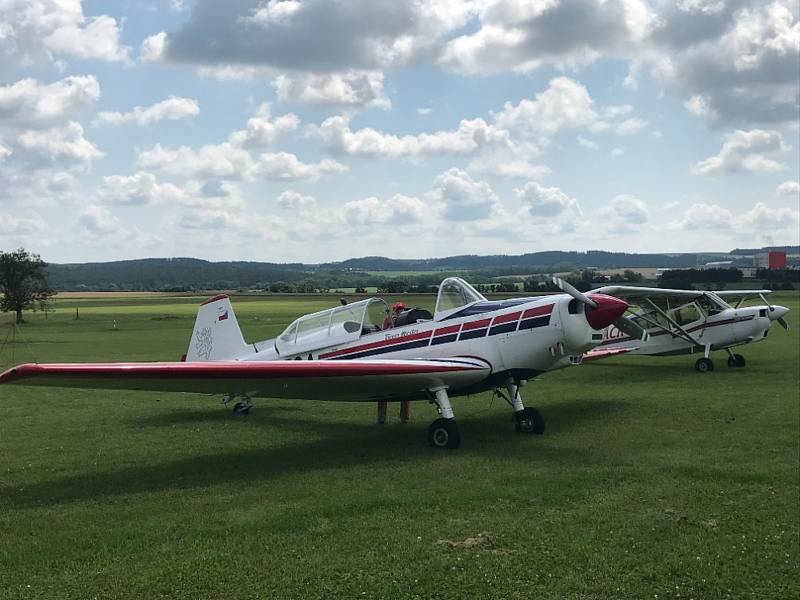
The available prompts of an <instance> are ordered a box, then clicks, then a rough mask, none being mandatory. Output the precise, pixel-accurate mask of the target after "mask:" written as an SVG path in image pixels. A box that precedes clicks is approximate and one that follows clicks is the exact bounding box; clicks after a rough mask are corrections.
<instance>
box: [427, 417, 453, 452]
mask: <svg viewBox="0 0 800 600" xmlns="http://www.w3.org/2000/svg"><path fill="white" fill-rule="evenodd" d="M428 444H430V445H431V446H432V447H434V448H451V449H452V448H458V447H459V446H460V445H461V434H459V433H458V426H457V425H456V422H455V421H454V420H452V419H436V420H435V421H434V422H433V423H431V426H430V427H428Z"/></svg>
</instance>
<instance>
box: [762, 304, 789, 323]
mask: <svg viewBox="0 0 800 600" xmlns="http://www.w3.org/2000/svg"><path fill="white" fill-rule="evenodd" d="M788 312H789V309H788V308H786V307H785V306H778V305H776V304H773V305H772V306H771V307H770V309H769V310H768V311H767V315H769V320H770V321H777V320H778V319H781V318H783V317H785V316H786V315H787V314H788Z"/></svg>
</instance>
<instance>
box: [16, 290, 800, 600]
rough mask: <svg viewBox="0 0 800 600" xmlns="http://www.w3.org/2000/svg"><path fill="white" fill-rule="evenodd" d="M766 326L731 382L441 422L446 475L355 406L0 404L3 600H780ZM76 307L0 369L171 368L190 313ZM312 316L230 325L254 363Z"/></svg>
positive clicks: (793, 438)
mask: <svg viewBox="0 0 800 600" xmlns="http://www.w3.org/2000/svg"><path fill="white" fill-rule="evenodd" d="M334 301H335V300H334ZM773 301H774V302H776V303H779V304H784V305H787V306H789V307H790V308H791V309H792V312H791V313H790V314H789V321H790V324H791V326H792V331H791V332H790V334H789V335H787V334H786V333H785V332H784V331H783V330H782V329H780V328H778V327H777V326H776V327H774V328H773V330H772V332H771V334H770V338H769V339H768V340H767V341H766V342H765V343H761V344H756V345H754V346H752V347H746V348H744V349H742V353H743V354H744V355H745V356H746V357H747V360H748V364H747V367H746V368H745V369H743V370H739V369H728V368H727V367H726V366H725V364H724V363H725V361H724V355H722V354H718V355H717V370H716V371H715V372H714V373H711V374H705V375H700V374H698V373H695V372H694V370H693V367H692V363H693V358H692V357H689V356H683V357H670V358H647V357H619V358H615V359H609V360H608V361H606V362H600V363H595V364H591V365H586V366H582V367H578V368H571V369H565V370H562V371H560V372H556V373H551V374H548V375H545V376H543V377H542V378H541V379H540V380H538V381H535V382H532V383H531V384H530V385H528V386H527V387H526V388H525V389H524V396H525V399H526V401H527V402H528V404H529V405H535V406H538V407H539V408H540V409H541V410H542V412H543V414H544V415H545V417H546V419H547V421H548V429H547V432H546V433H545V435H543V436H541V437H539V436H534V437H527V436H521V435H517V434H515V433H514V432H513V427H512V424H511V422H510V413H509V409H508V408H507V407H506V406H505V404H503V403H500V402H497V401H494V402H492V401H491V400H490V398H489V396H488V395H481V396H477V397H472V398H469V399H457V400H455V402H454V407H455V410H456V415H457V417H458V419H459V423H460V428H461V434H462V447H461V448H460V449H459V450H457V451H450V452H442V451H434V450H432V449H430V448H428V447H427V445H426V444H425V441H424V438H425V431H426V428H427V426H428V424H429V423H430V421H431V420H432V419H433V418H434V416H435V415H434V411H433V410H432V409H431V408H430V407H429V406H428V405H426V404H424V403H417V404H414V405H413V418H414V422H413V423H412V424H410V425H405V426H401V425H399V424H397V422H396V414H397V410H396V408H395V407H390V408H391V410H390V418H391V419H392V422H391V423H390V424H388V425H386V426H384V427H378V426H376V425H374V424H373V421H374V417H375V409H374V406H372V405H363V404H339V403H326V402H291V401H280V400H274V401H262V402H259V403H258V404H257V405H256V408H255V410H254V412H253V414H251V415H250V416H249V417H247V418H234V417H233V416H232V415H231V414H230V412H229V410H227V409H224V408H222V407H221V406H219V405H218V404H217V403H216V400H215V399H212V398H207V397H203V396H189V395H178V394H164V395H154V394H152V395H151V394H145V393H137V392H121V393H118V392H114V393H109V392H103V391H86V392H81V391H74V390H69V391H64V390H58V389H47V388H24V387H3V388H0V598H3V599H5V598H9V599H11V598H13V599H16V598H20V599H25V598H47V599H51V598H104V599H105V598H355V597H357V598H552V599H564V598H576V599H588V598H598V599H605V598H637V599H638V598H658V599H663V598H684V599H685V598H696V599H706V598H736V599H738V598H797V597H798V596H799V595H800V585H799V584H798V580H800V577H799V575H800V572H799V561H800V548H799V546H800V535H799V532H798V528H799V527H800V507H799V506H798V505H799V503H798V499H799V493H800V485H799V481H798V463H799V461H800V453H799V448H798V444H799V443H800V442H798V439H799V436H800V415H799V414H798V385H799V378H800V375H799V373H798V370H799V367H798V365H799V362H798V359H799V358H800V357H799V356H798V354H799V351H800V343H799V340H800V338H799V337H798V332H800V320H799V319H798V314H800V305H799V303H798V299H797V295H791V296H789V295H777V294H776V295H774V296H773ZM80 302H81V303H80V319H79V320H77V321H75V320H74V307H75V305H76V304H75V303H76V301H64V303H63V304H62V302H59V303H58V305H57V312H56V313H55V314H53V315H50V316H49V318H48V320H47V321H44V319H43V318H42V316H41V315H31V318H30V322H29V323H27V324H26V325H24V326H23V329H22V335H23V337H24V338H25V340H26V341H25V342H20V343H18V344H17V346H16V348H15V355H16V356H15V360H16V361H17V362H22V361H28V360H32V359H38V360H40V361H43V362H44V361H56V360H87V361H91V360H123V359H133V360H150V359H159V360H164V359H167V360H169V359H175V358H177V357H178V356H179V355H180V354H181V353H183V352H185V350H186V346H187V342H188V337H189V334H190V332H191V327H192V323H193V319H194V313H195V310H196V301H195V300H193V299H189V300H186V299H184V298H179V299H172V298H161V299H159V300H158V301H157V302H150V301H145V300H143V299H135V300H131V299H126V300H124V301H116V300H115V301H114V302H110V303H109V302H108V301H103V302H95V303H93V302H91V301H83V300H82V301H80ZM411 302H412V303H414V299H412V300H411ZM425 302H428V303H430V302H432V299H431V298H427V297H425ZM330 304H331V299H329V298H313V297H302V298H298V299H294V300H292V299H286V298H267V299H264V298H257V299H241V301H239V300H237V301H236V304H235V307H236V311H237V316H238V317H239V320H240V323H241V325H242V327H243V329H244V331H245V334H246V337H247V338H248V339H253V338H259V339H260V338H265V337H269V336H271V335H275V334H276V333H278V332H279V331H280V330H281V329H282V328H283V327H284V326H285V325H286V324H287V323H288V322H289V321H290V320H291V319H292V318H294V317H295V316H297V315H298V314H301V313H304V312H307V311H311V310H318V309H321V308H324V307H325V306H329V305H330ZM114 320H116V322H117V330H114V329H113V321H114ZM3 337H4V336H3ZM0 341H2V337H0ZM9 358H10V356H9V349H8V348H6V349H5V350H4V351H3V352H2V353H1V354H0V362H5V363H7V362H8V360H9ZM484 532H485V533H486V534H488V536H487V537H485V538H484V537H480V538H478V537H477V536H479V534H481V533H484ZM467 538H477V541H478V544H477V545H475V546H474V547H464V545H463V544H462V545H461V546H458V545H457V546H456V547H452V545H451V544H447V543H440V541H451V542H463V541H464V540H466V539H467Z"/></svg>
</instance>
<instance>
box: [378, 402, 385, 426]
mask: <svg viewBox="0 0 800 600" xmlns="http://www.w3.org/2000/svg"><path fill="white" fill-rule="evenodd" d="M386 405H387V402H386V401H381V402H378V425H383V424H384V423H386Z"/></svg>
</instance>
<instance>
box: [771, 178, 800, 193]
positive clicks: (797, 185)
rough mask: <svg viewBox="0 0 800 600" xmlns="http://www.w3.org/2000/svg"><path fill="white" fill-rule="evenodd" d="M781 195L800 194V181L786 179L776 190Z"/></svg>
mask: <svg viewBox="0 0 800 600" xmlns="http://www.w3.org/2000/svg"><path fill="white" fill-rule="evenodd" d="M775 193H777V194H778V195H779V196H796V195H798V194H800V182H797V181H784V182H783V183H782V184H780V185H779V186H778V187H777V189H776V190H775Z"/></svg>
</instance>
